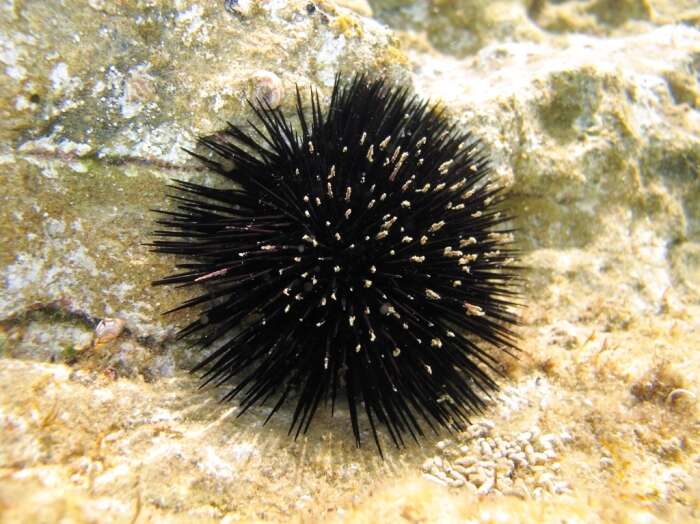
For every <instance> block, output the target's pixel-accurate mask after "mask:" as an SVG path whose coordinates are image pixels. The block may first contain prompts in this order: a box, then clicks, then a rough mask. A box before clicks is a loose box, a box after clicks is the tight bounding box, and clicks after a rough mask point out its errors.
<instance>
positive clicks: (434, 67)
mask: <svg viewBox="0 0 700 524" xmlns="http://www.w3.org/2000/svg"><path fill="white" fill-rule="evenodd" d="M224 4H226V5H224ZM622 4H624V5H622V6H621V5H620V3H618V2H611V1H601V0H586V1H583V2H581V1H573V0H569V1H556V2H555V1H551V2H550V1H539V0H536V1H524V0H523V1H515V0H513V1H506V0H502V1H498V2H485V1H481V0H461V1H459V2H427V1H426V2H423V1H418V2H405V1H402V0H374V1H371V2H369V3H367V2H363V1H349V0H343V1H342V2H341V1H339V2H331V1H329V0H319V1H314V2H309V1H290V2H278V1H273V0H251V1H250V2H240V1H239V2H226V3H225V2H204V1H194V2H184V1H179V0H171V1H147V2H142V1H138V2H137V1H129V2H118V3H114V2H103V1H98V0H91V1H89V2H87V3H85V2H71V1H68V2H61V3H59V2H53V1H51V2H44V3H41V4H39V3H36V2H34V3H32V2H24V3H17V2H15V3H10V4H7V5H3V6H0V35H1V36H0V62H1V63H2V65H3V68H0V69H2V70H1V71H0V88H2V89H0V115H1V116H2V119H1V120H0V140H1V143H0V167H1V169H2V172H3V175H4V179H3V180H4V184H3V193H2V195H0V204H1V205H0V236H2V238H3V240H4V243H3V249H2V250H0V274H1V278H2V281H3V289H2V292H0V423H1V424H2V431H1V432H0V464H2V465H1V466H0V468H1V473H2V475H0V477H1V478H0V512H3V516H4V517H6V519H7V520H8V521H55V520H60V519H67V520H72V521H76V522H81V521H86V522H88V521H96V520H113V521H118V522H121V521H139V520H144V521H145V520H149V519H151V520H169V521H170V520H172V521H184V522H192V521H201V522H210V521H221V522H233V521H236V520H254V521H275V520H289V519H290V518H291V517H292V516H293V518H297V519H298V520H304V521H329V520H330V521H333V520H347V521H360V522H365V521H378V520H379V521H384V522H395V521H400V520H401V519H403V520H409V521H414V522H417V521H428V522H432V521H438V520H442V521H445V520H448V521H464V520H467V519H472V520H475V521H485V522H488V521H490V520H489V519H491V520H494V519H496V515H500V517H499V518H501V517H502V518H503V519H505V520H508V519H509V518H510V519H511V520H514V519H521V520H524V521H533V522H534V521H542V520H544V521H552V522H555V521H556V522H559V521H561V520H562V519H569V520H574V519H577V520H581V521H590V522H597V521H601V522H602V521H612V520H619V517H620V515H628V517H626V518H628V520H629V521H630V522H631V521H637V520H645V521H652V520H653V519H655V518H656V519H659V520H664V519H666V520H672V521H675V522H681V521H684V520H691V519H692V518H693V512H694V511H695V512H696V511H697V507H698V493H700V485H699V484H698V482H697V480H695V479H698V478H700V469H699V468H700V461H699V460H698V456H697V451H696V450H697V449H698V448H699V447H700V435H699V434H698V426H697V406H696V405H697V402H695V399H697V396H698V394H700V391H698V377H700V354H699V353H698V352H697V338H698V332H700V323H699V322H700V321H699V320H698V319H700V177H699V175H698V172H699V169H700V167H699V166H700V112H699V108H700V87H699V86H698V80H697V76H698V67H699V65H698V64H699V62H698V56H700V32H699V31H698V30H697V27H695V26H697V22H698V20H700V18H699V17H700V13H698V10H697V5H696V2H692V1H680V2H666V1H664V0H629V1H628V0H625V1H624V2H622ZM372 16H374V17H376V18H372ZM378 20H379V21H381V22H384V23H387V24H389V26H390V27H387V26H385V25H382V23H380V22H379V21H378ZM338 71H341V72H344V73H347V74H350V73H352V72H355V71H368V72H369V73H371V74H382V75H386V76H388V77H390V78H392V79H396V80H398V81H402V82H407V83H411V84H412V85H413V87H414V89H415V91H416V92H417V93H418V94H419V95H421V96H424V97H429V98H431V99H433V100H435V101H436V102H439V103H441V104H443V105H444V106H445V107H446V109H447V110H448V111H449V112H450V114H451V115H452V117H454V118H455V119H456V120H457V121H458V122H459V123H460V124H461V125H464V126H465V127H468V128H470V129H473V131H474V133H475V135H477V136H479V137H481V138H483V140H484V141H485V143H486V144H487V146H488V147H489V149H490V150H491V152H492V166H493V169H494V171H495V173H496V175H497V177H498V178H499V180H500V181H501V182H502V183H503V184H504V185H509V186H510V189H511V191H512V192H513V195H514V199H513V202H514V206H515V210H516V213H517V215H518V219H517V223H516V226H517V227H518V228H519V239H520V241H521V243H522V246H523V248H524V249H525V251H526V257H525V262H526V264H527V265H528V266H529V268H530V270H529V273H528V279H529V282H530V285H529V287H528V289H527V290H526V293H525V301H526V306H527V307H526V308H525V309H524V310H523V312H522V316H523V324H524V325H523V328H522V329H521V335H522V340H523V342H522V346H523V352H522V353H521V355H520V360H519V361H515V360H513V361H509V362H506V363H505V368H504V370H503V371H504V373H505V374H506V375H508V376H509V379H508V380H504V381H503V382H502V385H503V390H502V391H501V392H499V393H498V395H497V398H496V399H495V400H494V402H493V404H492V405H491V407H490V408H489V412H488V413H487V415H488V420H480V419H479V418H477V417H475V420H474V425H473V426H471V427H470V428H469V430H468V431H467V432H465V433H463V434H456V435H452V436H450V437H449V439H446V438H445V436H428V437H427V438H426V439H425V441H424V447H423V448H422V449H421V448H419V447H418V446H414V445H412V444H411V445H409V447H408V449H407V450H404V451H400V450H395V449H393V448H387V449H385V454H386V460H385V461H381V460H380V459H379V457H378V456H377V454H376V452H375V450H374V449H373V448H371V446H366V447H364V448H362V449H361V450H357V449H355V448H354V442H353V440H352V438H351V437H350V432H349V431H347V428H346V427H345V420H346V418H347V417H346V415H347V413H343V412H342V408H341V409H340V410H341V413H336V415H337V416H335V417H330V416H328V414H327V413H326V412H325V411H323V410H322V411H323V416H322V417H321V419H320V420H317V421H315V423H314V424H313V426H312V427H311V429H310V433H309V434H308V435H306V436H304V437H303V438H302V437H300V439H299V440H298V441H296V442H294V441H293V440H292V439H290V438H289V437H288V436H287V434H286V433H287V425H288V424H289V421H290V420H291V416H292V413H291V412H290V411H289V409H291V408H287V410H284V409H283V410H281V412H280V413H279V415H280V416H279V417H277V419H276V420H272V421H271V424H270V425H269V426H265V427H263V425H262V424H263V421H264V420H265V418H266V416H267V413H268V410H269V407H266V406H263V407H259V408H255V409H253V410H251V412H250V413H248V414H246V415H245V416H244V417H242V418H236V416H235V415H237V414H238V406H237V405H236V404H235V403H232V404H220V403H218V402H217V398H219V397H220V396H221V392H219V391H217V390H216V389H214V388H207V389H204V390H198V382H197V380H195V379H194V378H193V377H190V376H188V375H187V373H186V369H188V368H189V367H190V366H191V365H192V364H193V363H194V362H196V361H198V360H199V358H200V355H197V351H196V349H194V348H190V347H188V345H187V344H186V343H182V342H175V341H174V334H175V330H176V328H177V327H178V326H180V327H182V326H184V325H185V324H186V323H187V320H188V317H187V314H186V313H182V314H180V313H178V314H175V315H172V316H168V317H162V316H161V315H160V313H161V312H162V311H165V310H167V309H169V308H171V307H173V306H174V305H175V304H177V303H179V302H181V301H182V300H184V299H185V298H187V297H191V296H192V295H191V293H192V291H191V290H189V289H184V290H176V292H173V291H172V290H168V291H166V290H164V289H161V288H153V287H151V286H150V282H151V280H153V279H155V278H158V277H160V276H163V275H164V274H167V273H169V272H171V270H172V265H173V264H175V263H176V260H174V259H173V260H163V258H162V257H159V258H155V257H154V256H153V255H152V254H151V253H150V252H149V251H148V249H147V248H146V247H145V246H143V245H142V243H143V242H146V241H148V235H149V233H150V231H151V230H152V229H153V227H154V226H153V223H152V221H153V216H152V215H151V213H149V211H148V210H149V209H150V208H155V207H161V206H163V205H164V202H165V199H164V194H165V193H166V192H167V187H166V184H167V182H168V180H169V179H170V178H172V177H176V178H183V179H188V180H189V179H191V180H195V179H196V180H200V181H201V180H202V179H203V178H206V179H207V180H208V181H209V182H210V183H216V181H214V180H212V179H211V177H210V176H209V175H206V174H203V173H202V172H201V171H200V170H199V168H198V166H197V164H196V162H193V161H192V160H190V158H189V157H188V155H187V154H186V153H184V152H183V151H182V149H181V148H182V147H186V148H190V149H191V148H193V147H195V145H196V144H195V140H196V137H197V136H199V135H209V134H213V133H216V132H217V131H219V130H220V129H221V128H222V127H223V126H224V125H225V122H226V121H227V120H230V121H232V122H236V123H239V124H240V123H243V122H245V121H246V120H247V119H248V118H250V116H251V113H250V110H249V108H248V107H247V106H246V104H245V99H246V97H251V96H263V97H266V98H267V99H268V100H269V101H270V104H271V105H272V103H273V102H274V103H275V104H279V107H280V108H281V109H282V110H283V111H284V112H287V113H288V112H290V111H291V110H292V109H293V102H294V96H295V94H294V92H295V90H294V85H295V84H298V85H299V86H300V87H301V88H302V89H303V90H304V89H306V88H307V87H308V86H310V87H316V88H319V89H320V90H321V93H322V96H327V95H328V94H329V88H330V86H331V85H332V82H333V78H334V76H335V74H336V72H338ZM256 93H257V95H256ZM100 321H102V324H101V325H100ZM122 323H123V324H122ZM98 326H100V327H99V328H98ZM121 328H123V330H122V329H121ZM366 426H367V425H366V424H365V427H363V431H365V432H366V431H368V428H367V427H366ZM368 435H369V433H366V434H364V436H365V439H364V440H365V441H366V442H368V441H369V439H368V438H366V437H367V436H368ZM552 436H553V437H552ZM470 468H471V469H470ZM423 475H427V476H429V477H426V478H429V480H430V481H431V482H432V483H433V485H430V484H429V483H428V482H424V481H422V480H420V479H421V477H422V476H423ZM591 501H593V502H591ZM445 508H449V510H446V509H445ZM445 512H447V513H445ZM538 519H539V520H538Z"/></svg>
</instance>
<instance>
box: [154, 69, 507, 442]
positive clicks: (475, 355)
mask: <svg viewBox="0 0 700 524" xmlns="http://www.w3.org/2000/svg"><path fill="white" fill-rule="evenodd" d="M310 106H311V108H310V114H308V113H306V112H305V110H304V106H303V103H302V100H301V95H300V93H299V91H297V115H296V125H295V126H293V125H292V123H291V121H290V120H289V119H287V118H286V117H285V116H284V115H283V114H282V112H281V111H279V110H276V109H272V108H270V107H262V106H261V104H257V105H254V106H253V110H254V112H255V115H256V117H257V119H258V123H256V124H255V123H249V130H244V129H242V128H241V127H238V126H234V125H229V127H228V128H227V129H226V130H225V131H224V132H222V133H221V134H220V135H217V136H216V137H214V138H205V139H202V140H201V141H200V142H201V144H202V145H203V146H204V147H205V148H208V149H209V150H211V151H212V152H213V153H214V157H215V159H214V160H212V159H210V158H207V157H205V156H202V155H195V156H197V157H198V158H199V159H200V160H201V161H202V162H203V163H204V164H205V165H206V167H207V168H208V169H210V170H212V171H214V172H216V173H218V174H220V175H221V176H222V177H224V178H225V179H227V180H228V182H227V183H228V184H229V187H228V188H223V189H220V188H213V187H205V186H202V185H197V184H193V183H190V182H183V181H177V182H175V185H174V187H175V189H176V194H175V195H173V196H172V199H174V201H175V202H176V205H177V207H176V209H175V210H172V211H160V212H159V213H161V214H162V216H163V218H162V220H159V221H158V223H159V224H160V225H161V226H164V228H165V229H163V230H160V231H156V233H155V234H156V236H157V239H156V240H155V241H154V242H153V244H152V245H153V246H154V248H155V250H156V251H158V252H160V253H171V254H176V255H179V256H181V257H183V258H184V259H185V260H186V261H185V263H182V264H180V265H178V268H180V269H181V270H182V272H180V273H177V274H175V275H172V276H169V277H167V278H164V279H162V280H159V281H157V282H156V284H178V285H199V286H201V289H202V293H201V294H200V295H199V296H197V297H195V298H192V299H191V300H189V301H187V302H185V303H184V304H182V305H181V306H180V307H179V308H178V309H181V308H187V307H191V306H199V307H201V310H202V312H201V315H200V316H199V317H198V318H197V319H196V320H195V321H194V322H192V323H191V324H190V325H188V326H186V327H185V328H184V329H182V331H181V335H182V336H194V342H195V343H196V344H198V345H199V346H201V347H202V348H203V349H207V350H208V351H209V353H208V354H207V355H208V356H206V358H204V359H203V360H202V362H201V363H200V364H199V365H198V366H197V368H196V369H197V370H200V369H201V370H204V377H205V381H206V383H209V382H214V383H216V384H226V385H227V386H228V387H229V388H230V389H229V391H228V393H227V394H226V395H225V398H226V399H233V398H234V397H240V403H241V407H242V410H241V412H245V410H247V409H248V408H250V407H251V406H253V405H255V404H258V403H262V402H265V401H270V402H271V408H270V416H272V415H273V414H274V413H275V412H277V411H278V410H279V409H280V407H281V406H282V405H283V404H284V403H285V401H287V400H290V401H291V402H292V403H295V407H294V411H293V415H292V424H291V427H290V433H295V435H298V434H299V433H300V432H302V431H306V429H307V428H308V427H309V424H310V422H311V420H312V419H313V417H314V414H315V412H316V410H317V408H318V406H319V405H320V404H321V403H327V402H328V401H330V404H331V409H333V407H334V405H335V402H336V398H337V397H338V395H340V398H343V397H344V401H345V402H347V408H348V411H349V415H350V417H349V418H350V424H351V426H352V432H353V434H354V437H355V440H356V442H357V444H358V445H359V444H360V441H361V430H360V423H359V418H360V414H361V413H364V414H365V415H366V417H367V420H368V422H369V425H370V428H371V431H372V435H373V437H374V440H375V442H376V443H377V446H379V439H378V435H377V423H379V424H382V425H383V426H384V427H385V428H386V430H387V431H388V433H389V435H390V437H391V439H392V440H393V441H394V443H395V444H396V445H402V444H403V442H404V437H405V436H406V435H411V436H412V437H413V438H414V439H417V438H418V437H419V436H420V435H423V430H424V427H425V426H427V427H430V428H432V429H433V430H437V429H439V427H440V426H442V427H447V428H459V427H461V425H462V424H463V423H464V422H465V421H466V420H467V417H468V416H469V415H470V414H472V413H475V412H478V411H479V410H480V409H481V408H482V406H483V403H484V398H485V397H487V396H488V394H489V391H491V390H493V389H494V388H495V387H496V384H495V382H494V380H493V376H492V375H493V374H494V373H498V369H499V360H498V359H497V358H496V357H495V356H494V354H493V353H495V351H493V350H494V348H495V349H496V351H501V350H504V351H506V352H507V351H508V350H509V349H513V348H515V342H514V336H513V333H512V330H511V327H512V325H513V324H514V323H516V317H515V315H514V314H513V312H512V306H513V305H514V300H515V298H516V296H517V292H516V287H517V286H516V285H515V284H516V283H517V281H518V276H517V274H518V271H517V267H515V266H514V265H513V262H514V255H515V252H514V249H513V247H512V238H511V231H510V230H508V229H507V223H508V221H509V220H510V217H509V216H508V214H507V211H505V210H504V209H503V207H504V206H503V202H504V200H505V196H504V192H503V189H502V188H499V187H496V185H495V184H493V183H490V182H489V179H488V173H489V167H488V159H487V156H486V155H485V153H484V151H483V148H482V146H481V144H480V142H479V141H478V140H476V139H475V138H473V137H472V136H471V135H470V134H469V133H465V132H460V131H458V130H457V128H456V126H455V125H454V124H451V123H450V121H449V120H448V119H447V118H446V117H445V116H444V115H443V113H442V112H441V111H440V110H439V109H438V108H436V107H433V106H431V105H430V104H429V103H428V102H425V101H421V100H420V99H418V98H416V97H411V96H409V94H408V92H407V90H406V89H399V88H395V87H392V86H389V85H388V84H386V82H385V81H383V80H373V81H370V80H367V79H366V78H365V77H363V76H358V77H355V78H354V79H353V80H351V81H349V82H344V81H342V80H341V79H340V78H338V79H337V80H336V84H335V86H334V89H333V92H332V95H331V99H330V103H329V106H328V108H327V109H326V110H325V111H324V110H323V109H322V106H321V103H320V100H319V95H318V93H317V92H314V91H312V92H311V104H310ZM489 347H490V348H491V351H488V348H489ZM268 419H269V417H268ZM380 450H381V448H380Z"/></svg>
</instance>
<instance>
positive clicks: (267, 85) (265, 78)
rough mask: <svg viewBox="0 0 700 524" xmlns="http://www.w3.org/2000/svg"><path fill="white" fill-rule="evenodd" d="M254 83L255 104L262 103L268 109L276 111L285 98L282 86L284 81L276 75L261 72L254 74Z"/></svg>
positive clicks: (253, 97)
mask: <svg viewBox="0 0 700 524" xmlns="http://www.w3.org/2000/svg"><path fill="white" fill-rule="evenodd" d="M251 80H252V82H253V96H252V99H253V101H254V102H258V101H259V102H261V103H262V104H264V106H265V108H266V109H267V108H268V106H269V109H276V108H277V107H279V105H280V103H281V102H282V97H283V96H284V87H283V86H282V80H280V77H278V76H277V75H276V74H274V73H272V72H270V71H265V70H259V71H256V72H255V73H253V76H252V77H251Z"/></svg>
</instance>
